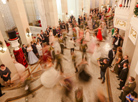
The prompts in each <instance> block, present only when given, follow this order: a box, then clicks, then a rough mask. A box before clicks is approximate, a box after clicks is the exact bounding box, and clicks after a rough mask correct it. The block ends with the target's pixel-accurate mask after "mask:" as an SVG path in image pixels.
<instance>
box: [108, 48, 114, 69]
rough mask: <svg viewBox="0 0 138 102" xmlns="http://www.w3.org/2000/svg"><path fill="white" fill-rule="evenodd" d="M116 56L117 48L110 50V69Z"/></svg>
mask: <svg viewBox="0 0 138 102" xmlns="http://www.w3.org/2000/svg"><path fill="white" fill-rule="evenodd" d="M115 54H116V49H115V48H113V49H112V50H110V51H109V53H108V58H109V67H111V64H112V62H113V59H114V58H115Z"/></svg>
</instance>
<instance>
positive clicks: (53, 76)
mask: <svg viewBox="0 0 138 102" xmlns="http://www.w3.org/2000/svg"><path fill="white" fill-rule="evenodd" d="M40 80H41V83H42V85H44V86H45V87H46V88H53V87H54V86H55V85H56V84H57V83H58V82H59V81H60V72H59V71H57V70H55V68H54V67H53V66H51V67H50V68H49V69H48V70H46V71H45V72H44V73H43V74H42V75H41V77H40Z"/></svg>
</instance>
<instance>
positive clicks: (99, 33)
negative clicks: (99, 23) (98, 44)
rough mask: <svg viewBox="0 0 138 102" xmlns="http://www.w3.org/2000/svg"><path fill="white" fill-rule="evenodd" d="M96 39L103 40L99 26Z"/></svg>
mask: <svg viewBox="0 0 138 102" xmlns="http://www.w3.org/2000/svg"><path fill="white" fill-rule="evenodd" d="M97 39H98V40H100V41H102V40H103V37H102V32H101V28H98V33H97Z"/></svg>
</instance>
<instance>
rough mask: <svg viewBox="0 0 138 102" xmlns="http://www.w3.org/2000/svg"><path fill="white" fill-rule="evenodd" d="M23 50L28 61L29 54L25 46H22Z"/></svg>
mask: <svg viewBox="0 0 138 102" xmlns="http://www.w3.org/2000/svg"><path fill="white" fill-rule="evenodd" d="M22 50H23V53H24V56H25V58H26V60H27V61H28V53H27V50H26V46H25V44H23V45H22Z"/></svg>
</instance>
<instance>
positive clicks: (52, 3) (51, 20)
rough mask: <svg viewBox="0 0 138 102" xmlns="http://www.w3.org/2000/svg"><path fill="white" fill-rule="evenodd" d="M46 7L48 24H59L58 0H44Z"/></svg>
mask: <svg viewBox="0 0 138 102" xmlns="http://www.w3.org/2000/svg"><path fill="white" fill-rule="evenodd" d="M44 7H45V11H46V19H47V25H49V26H51V27H53V26H58V25H59V24H58V12H57V4H56V0H44Z"/></svg>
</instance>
